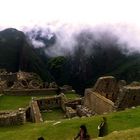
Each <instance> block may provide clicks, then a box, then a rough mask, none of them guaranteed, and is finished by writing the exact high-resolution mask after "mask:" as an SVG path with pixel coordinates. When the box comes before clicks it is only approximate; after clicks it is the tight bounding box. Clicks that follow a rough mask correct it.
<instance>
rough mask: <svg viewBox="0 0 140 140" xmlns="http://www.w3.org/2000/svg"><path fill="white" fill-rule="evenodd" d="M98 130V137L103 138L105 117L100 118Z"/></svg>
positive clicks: (105, 128)
mask: <svg viewBox="0 0 140 140" xmlns="http://www.w3.org/2000/svg"><path fill="white" fill-rule="evenodd" d="M98 130H99V135H98V136H99V137H103V136H105V135H107V119H106V117H103V118H102V121H101V123H100V125H98Z"/></svg>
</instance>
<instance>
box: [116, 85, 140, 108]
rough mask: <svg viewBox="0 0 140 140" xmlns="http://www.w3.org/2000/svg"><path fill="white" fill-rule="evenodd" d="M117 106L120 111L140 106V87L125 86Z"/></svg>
mask: <svg viewBox="0 0 140 140" xmlns="http://www.w3.org/2000/svg"><path fill="white" fill-rule="evenodd" d="M115 105H116V106H117V107H118V110H120V109H121V110H122V109H125V108H129V107H132V106H138V105H140V86H131V85H130V86H129V85H128V86H125V87H123V88H122V89H121V91H120V94H119V96H118V101H116V103H115Z"/></svg>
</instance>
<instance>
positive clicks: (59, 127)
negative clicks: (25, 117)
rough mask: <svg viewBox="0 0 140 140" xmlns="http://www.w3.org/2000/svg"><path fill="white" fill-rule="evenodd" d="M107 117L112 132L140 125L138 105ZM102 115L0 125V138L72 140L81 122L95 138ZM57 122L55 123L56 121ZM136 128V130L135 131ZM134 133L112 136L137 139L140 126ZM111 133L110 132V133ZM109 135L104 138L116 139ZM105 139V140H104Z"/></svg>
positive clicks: (5, 139)
mask: <svg viewBox="0 0 140 140" xmlns="http://www.w3.org/2000/svg"><path fill="white" fill-rule="evenodd" d="M105 116H106V117H107V123H108V132H109V133H112V132H113V131H120V130H127V129H133V128H136V127H140V119H139V116H140V107H137V108H135V109H127V110H125V111H121V112H114V113H111V114H108V115H105ZM101 117H102V116H94V117H89V118H80V119H78V118H75V119H70V120H69V119H64V120H59V121H58V122H57V121H50V122H49V121H48V122H44V123H39V124H32V123H27V124H25V125H23V126H10V127H1V128H0V139H3V140H7V139H8V140H19V139H20V140H25V139H26V140H36V139H37V137H39V136H43V137H44V138H45V139H46V140H72V139H73V137H74V136H75V135H76V134H77V132H78V131H79V126H80V125H81V124H86V126H87V129H88V132H89V134H90V135H91V137H92V138H96V137H97V135H98V130H97V126H98V125H99V123H100V121H101ZM56 122H57V123H56ZM135 130H136V131H135ZM134 131H135V132H134V133H131V134H129V132H133V130H128V131H124V135H125V134H127V133H128V136H124V137H123V132H119V134H118V135H116V136H115V132H113V136H114V137H117V138H118V139H121V140H122V138H124V140H127V138H129V137H130V138H131V139H133V136H134V135H136V136H134V139H133V140H135V139H136V140H137V139H138V138H139V136H140V133H139V132H140V128H136V129H134ZM111 135H112V134H111ZM111 135H108V136H107V137H106V139H107V140H108V138H110V139H111V140H116V139H117V138H114V139H113V138H112V137H111ZM106 139H105V140H106Z"/></svg>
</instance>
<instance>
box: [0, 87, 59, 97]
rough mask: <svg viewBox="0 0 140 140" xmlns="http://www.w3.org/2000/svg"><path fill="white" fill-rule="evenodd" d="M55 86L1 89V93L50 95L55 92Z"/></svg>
mask: <svg viewBox="0 0 140 140" xmlns="http://www.w3.org/2000/svg"><path fill="white" fill-rule="evenodd" d="M56 90H57V89H56V88H48V89H20V90H3V91H2V93H3V94H5V95H16V96H20V95H21V96H23V95H25V96H26V95H33V96H35V95H52V94H56Z"/></svg>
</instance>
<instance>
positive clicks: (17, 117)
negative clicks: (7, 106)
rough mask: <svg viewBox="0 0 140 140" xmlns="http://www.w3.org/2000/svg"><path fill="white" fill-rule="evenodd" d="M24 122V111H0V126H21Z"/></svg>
mask: <svg viewBox="0 0 140 140" xmlns="http://www.w3.org/2000/svg"><path fill="white" fill-rule="evenodd" d="M25 122H26V116H25V111H24V110H18V111H0V126H12V125H22V124H24V123H25Z"/></svg>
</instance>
